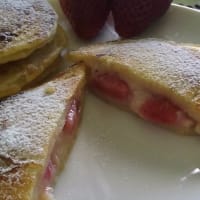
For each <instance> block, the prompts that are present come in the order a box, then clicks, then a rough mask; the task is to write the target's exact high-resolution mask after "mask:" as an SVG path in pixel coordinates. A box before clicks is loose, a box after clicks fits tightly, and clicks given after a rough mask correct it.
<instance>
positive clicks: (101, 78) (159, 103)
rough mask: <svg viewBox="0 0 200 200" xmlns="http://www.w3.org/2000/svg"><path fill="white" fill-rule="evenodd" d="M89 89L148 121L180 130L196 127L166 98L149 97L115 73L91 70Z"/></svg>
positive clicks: (132, 83)
mask: <svg viewBox="0 0 200 200" xmlns="http://www.w3.org/2000/svg"><path fill="white" fill-rule="evenodd" d="M89 86H90V88H91V89H92V90H93V91H94V92H95V93H96V94H97V95H100V96H102V97H103V98H104V99H106V100H108V101H112V102H115V103H117V104H118V105H123V106H124V107H126V108H128V109H129V110H131V111H133V112H134V113H136V114H137V115H139V116H140V117H141V118H143V119H146V120H148V121H151V122H154V123H158V124H161V125H169V126H172V127H177V128H183V129H190V128H194V126H195V125H196V124H197V123H196V122H195V120H193V119H192V118H191V117H190V116H188V115H187V113H185V112H184V111H183V110H182V109H181V108H179V107H178V106H177V105H175V104H173V102H171V101H170V100H169V99H167V98H165V97H163V96H161V95H158V94H152V93H151V92H150V91H148V90H146V89H144V88H142V87H140V86H139V85H137V84H135V83H134V82H133V81H127V80H126V79H125V78H123V76H122V75H120V76H119V75H118V74H117V73H113V72H107V71H100V70H95V69H93V70H92V72H91V78H90V82H89Z"/></svg>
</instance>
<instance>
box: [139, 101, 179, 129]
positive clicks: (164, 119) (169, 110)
mask: <svg viewBox="0 0 200 200" xmlns="http://www.w3.org/2000/svg"><path fill="white" fill-rule="evenodd" d="M178 111H180V109H179V108H178V107H177V106H175V105H174V104H172V103H171V102H170V101H169V100H167V99H163V98H152V99H149V100H147V101H146V102H145V103H144V104H143V105H142V107H141V109H140V115H141V116H142V117H144V118H145V119H148V120H150V121H153V122H158V123H162V124H171V125H173V124H175V123H176V122H177V119H178V116H177V112H178Z"/></svg>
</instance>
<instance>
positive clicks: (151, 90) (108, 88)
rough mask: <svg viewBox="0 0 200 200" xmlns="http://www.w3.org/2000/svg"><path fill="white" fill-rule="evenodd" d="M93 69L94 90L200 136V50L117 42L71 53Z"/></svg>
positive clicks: (165, 43)
mask: <svg viewBox="0 0 200 200" xmlns="http://www.w3.org/2000/svg"><path fill="white" fill-rule="evenodd" d="M70 58H71V59H72V60H74V61H75V62H80V61H83V62H84V63H85V65H86V66H87V67H88V69H89V79H90V83H89V84H90V87H91V89H92V90H93V91H94V92H95V93H96V94H97V95H99V96H101V97H103V98H104V99H106V100H108V101H110V102H114V103H115V104H117V105H120V106H121V107H123V108H126V109H128V110H130V111H132V112H134V113H137V115H139V116H140V117H142V118H144V119H146V120H149V121H151V122H154V123H157V124H159V125H164V126H167V127H170V128H173V129H177V130H178V131H179V132H181V133H198V134H200V50H199V47H198V46H195V45H193V46H192V44H177V43H174V42H169V41H162V40H159V39H141V40H127V41H116V42H110V43H105V44H99V45H93V46H88V47H83V48H80V49H79V50H77V51H73V52H71V54H70Z"/></svg>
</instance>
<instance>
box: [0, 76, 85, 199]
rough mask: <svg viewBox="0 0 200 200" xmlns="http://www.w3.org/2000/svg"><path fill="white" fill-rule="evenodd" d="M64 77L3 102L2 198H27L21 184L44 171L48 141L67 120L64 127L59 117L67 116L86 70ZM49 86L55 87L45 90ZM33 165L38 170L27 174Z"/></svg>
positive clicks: (0, 115) (0, 125)
mask: <svg viewBox="0 0 200 200" xmlns="http://www.w3.org/2000/svg"><path fill="white" fill-rule="evenodd" d="M64 77H65V75H63V76H62V77H60V78H59V79H56V80H55V81H51V82H49V83H47V84H45V85H43V86H41V87H38V88H36V89H33V90H30V91H27V92H24V93H21V94H18V95H16V96H12V97H10V98H8V99H6V100H4V101H1V103H0V111H1V112H0V147H1V151H0V199H2V200H9V199H17V200H18V199H24V194H23V189H22V188H23V187H22V185H23V184H24V185H25V187H29V186H30V185H31V184H35V181H36V176H37V175H38V173H41V169H42V166H43V165H44V164H45V162H46V159H47V155H46V152H47V151H48V148H49V146H50V145H49V143H50V142H53V141H52V138H54V136H55V138H56V136H57V134H58V133H59V131H58V130H60V131H61V130H62V126H63V124H64V122H62V123H63V124H62V126H61V124H60V119H61V118H62V119H63V116H64V115H65V110H66V103H67V102H69V100H70V99H71V98H72V96H73V95H74V93H75V91H76V90H77V88H78V87H79V85H80V84H81V79H82V78H83V73H80V74H79V75H77V76H71V78H66V77H67V76H66V77H65V79H64ZM47 88H54V89H53V90H52V92H51V93H46V92H45V91H46V90H47ZM62 121H63V120H62ZM30 168H37V170H33V172H31V173H30V172H29V173H28V172H27V170H30ZM13 186H15V187H13ZM30 188H31V187H30ZM15 190H16V191H15ZM17 190H19V191H20V192H19V191H18V192H17ZM26 192H27V193H26ZM24 193H26V195H28V193H31V191H30V190H25V191H24ZM9 194H10V195H11V196H9ZM13 195H15V198H14V196H13ZM16 195H17V196H16ZM20 195H21V197H20ZM29 195H30V194H29Z"/></svg>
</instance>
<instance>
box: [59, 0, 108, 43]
mask: <svg viewBox="0 0 200 200" xmlns="http://www.w3.org/2000/svg"><path fill="white" fill-rule="evenodd" d="M60 4H61V7H62V8H63V11H64V13H65V15H66V16H67V18H68V19H69V21H70V23H71V25H72V27H73V29H74V31H75V32H76V34H77V35H78V36H79V37H81V38H83V39H91V38H92V37H94V36H96V35H97V34H98V32H99V31H100V29H101V28H102V27H103V25H104V24H105V21H106V19H107V17H108V14H109V11H110V3H109V0H60Z"/></svg>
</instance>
